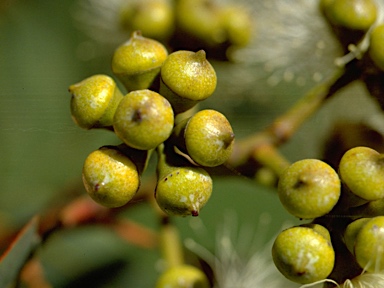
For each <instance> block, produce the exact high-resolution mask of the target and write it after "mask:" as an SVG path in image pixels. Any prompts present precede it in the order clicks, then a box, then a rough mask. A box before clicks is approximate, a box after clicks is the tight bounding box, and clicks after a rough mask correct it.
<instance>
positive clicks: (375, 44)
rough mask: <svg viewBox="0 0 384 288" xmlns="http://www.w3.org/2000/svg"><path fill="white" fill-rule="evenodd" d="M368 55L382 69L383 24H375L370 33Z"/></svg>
mask: <svg viewBox="0 0 384 288" xmlns="http://www.w3.org/2000/svg"><path fill="white" fill-rule="evenodd" d="M370 41H371V43H370V46H369V50H368V51H369V56H370V57H371V59H372V61H373V62H374V63H375V64H376V66H377V67H379V68H380V69H381V70H384V24H380V25H377V26H376V27H375V28H373V30H372V32H371V34H370Z"/></svg>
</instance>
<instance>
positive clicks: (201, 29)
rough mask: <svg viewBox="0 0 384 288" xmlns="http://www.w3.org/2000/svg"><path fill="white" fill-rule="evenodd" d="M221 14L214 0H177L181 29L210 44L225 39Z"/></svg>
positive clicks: (177, 16)
mask: <svg viewBox="0 0 384 288" xmlns="http://www.w3.org/2000/svg"><path fill="white" fill-rule="evenodd" d="M220 16H221V15H220V8H219V7H218V6H217V5H215V3H214V1H212V0H180V1H177V2H176V20H177V24H178V26H179V27H180V29H181V30H182V31H183V32H184V33H185V32H186V33H187V34H189V35H191V36H193V37H194V38H196V39H197V40H199V41H200V42H203V43H206V44H207V45H210V46H213V45H217V44H220V43H222V42H224V41H225V32H224V29H223V27H222V24H221V19H220Z"/></svg>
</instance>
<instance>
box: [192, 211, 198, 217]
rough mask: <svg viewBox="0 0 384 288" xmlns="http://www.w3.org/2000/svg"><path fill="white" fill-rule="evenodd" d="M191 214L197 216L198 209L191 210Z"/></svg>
mask: <svg viewBox="0 0 384 288" xmlns="http://www.w3.org/2000/svg"><path fill="white" fill-rule="evenodd" d="M191 214H192V216H193V217H197V216H199V211H196V210H192V212H191Z"/></svg>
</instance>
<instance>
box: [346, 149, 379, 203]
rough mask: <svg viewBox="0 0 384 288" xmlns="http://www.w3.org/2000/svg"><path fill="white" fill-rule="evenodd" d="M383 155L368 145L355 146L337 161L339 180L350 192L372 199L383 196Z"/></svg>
mask: <svg viewBox="0 0 384 288" xmlns="http://www.w3.org/2000/svg"><path fill="white" fill-rule="evenodd" d="M383 173H384V157H383V155H381V154H380V153H379V152H377V151H376V150H374V149H371V148H369V147H355V148H352V149H350V150H348V151H347V152H345V153H344V155H343V157H342V158H341V160H340V163H339V174H340V177H341V180H342V181H343V182H344V183H345V184H346V185H347V186H348V188H349V189H350V190H351V192H352V193H354V194H355V195H357V196H358V197H360V198H362V199H365V200H368V201H372V200H378V199H381V198H383V197H384V182H383V176H382V175H383Z"/></svg>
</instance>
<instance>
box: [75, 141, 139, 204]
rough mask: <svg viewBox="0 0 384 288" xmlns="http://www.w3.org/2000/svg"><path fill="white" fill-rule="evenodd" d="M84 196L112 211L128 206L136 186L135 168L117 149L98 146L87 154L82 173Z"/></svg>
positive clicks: (136, 175)
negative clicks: (86, 195) (86, 194)
mask: <svg viewBox="0 0 384 288" xmlns="http://www.w3.org/2000/svg"><path fill="white" fill-rule="evenodd" d="M82 178H83V183H84V187H85V189H86V191H87V193H88V195H89V196H90V197H91V198H92V199H93V200H94V201H96V202H97V203H99V204H101V205H103V206H106V207H110V208H114V207H120V206H123V205H125V204H126V203H128V202H129V201H130V200H131V199H132V198H133V197H134V196H135V194H136V192H137V190H138V189H139V185H140V178H139V173H138V171H137V168H136V165H135V164H134V163H133V162H132V161H131V159H130V158H128V157H127V156H126V155H124V154H122V153H121V152H119V151H118V150H117V149H114V148H108V147H102V148H100V149H98V150H96V151H94V152H92V153H91V154H89V155H88V157H87V158H86V160H85V162H84V166H83V173H82Z"/></svg>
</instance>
